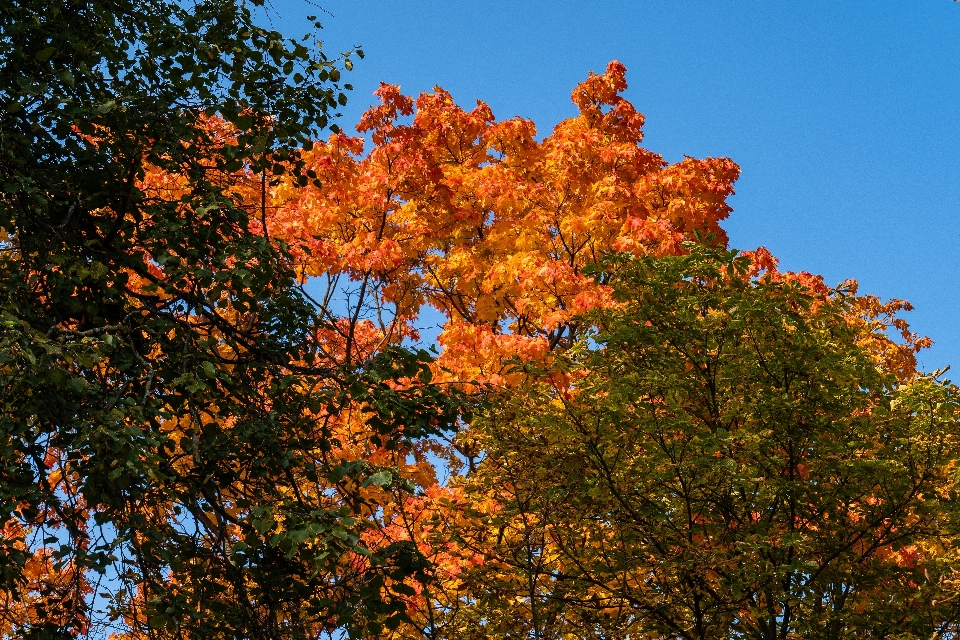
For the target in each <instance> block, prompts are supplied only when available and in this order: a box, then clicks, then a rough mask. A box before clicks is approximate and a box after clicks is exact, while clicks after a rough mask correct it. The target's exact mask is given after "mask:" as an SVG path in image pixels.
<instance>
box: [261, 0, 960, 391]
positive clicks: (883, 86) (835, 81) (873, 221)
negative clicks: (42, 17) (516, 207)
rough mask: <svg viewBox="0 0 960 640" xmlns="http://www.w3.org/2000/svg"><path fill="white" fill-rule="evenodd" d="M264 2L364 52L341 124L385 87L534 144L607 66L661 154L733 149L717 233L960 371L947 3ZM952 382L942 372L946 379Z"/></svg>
mask: <svg viewBox="0 0 960 640" xmlns="http://www.w3.org/2000/svg"><path fill="white" fill-rule="evenodd" d="M320 5H321V6H322V7H323V9H324V10H326V11H328V12H329V14H332V15H328V14H326V13H323V12H322V11H321V10H320V9H318V8H317V7H316V6H314V5H312V3H311V1H310V0H275V1H274V2H273V4H272V8H273V11H272V13H271V16H272V20H273V22H274V24H275V26H276V27H278V28H279V29H280V30H282V31H284V32H285V33H288V34H290V35H294V34H302V33H306V32H307V31H308V30H309V24H308V22H307V21H306V19H305V17H306V16H307V15H309V14H318V15H319V16H320V20H321V21H322V22H323V24H324V30H323V31H322V37H323V38H324V39H325V41H326V42H325V48H326V50H327V51H328V53H335V52H337V51H341V50H344V49H346V48H349V47H350V46H352V45H362V48H363V50H364V52H365V53H366V59H364V60H362V61H358V62H357V65H356V67H355V69H354V71H353V72H351V73H349V74H347V81H349V82H351V83H352V84H353V85H354V87H355V89H354V91H353V92H352V94H351V95H350V104H348V106H347V107H346V108H345V109H344V110H343V118H342V119H341V120H340V124H341V126H343V127H344V128H351V127H352V126H353V125H354V124H355V123H356V121H357V119H358V117H359V114H360V112H362V110H363V109H364V108H365V107H366V106H368V105H369V104H370V103H371V102H372V96H371V95H370V94H371V93H372V92H373V90H374V89H375V88H376V87H377V85H378V83H379V82H380V81H385V82H389V83H392V84H399V85H401V86H402V88H403V89H404V91H405V92H406V93H409V94H413V95H415V94H417V93H419V92H421V91H424V90H429V89H430V88H431V87H433V86H434V85H440V86H443V87H444V88H445V89H447V90H449V91H450V92H451V93H452V94H453V96H454V98H455V99H457V101H458V102H460V104H462V105H465V106H469V105H472V104H473V103H474V101H475V100H477V99H483V100H484V101H485V102H487V103H488V104H489V105H490V106H491V107H492V108H493V111H494V113H495V114H496V115H497V117H498V118H509V117H511V116H515V115H521V116H524V117H526V118H530V119H532V120H533V121H534V122H536V124H537V126H538V129H539V131H540V132H541V134H546V133H548V132H549V130H550V129H551V128H552V127H553V125H554V124H556V123H557V122H558V121H559V120H561V119H562V118H565V117H568V116H571V115H573V114H574V108H573V105H572V104H571V102H570V91H571V90H572V89H573V87H574V86H575V85H576V83H577V82H579V81H580V80H582V79H583V78H584V77H585V76H586V75H587V72H588V71H591V70H593V71H598V72H599V71H602V70H603V68H604V67H605V65H606V63H607V62H608V61H610V60H613V59H618V60H620V61H621V62H623V63H624V64H625V65H626V66H627V69H628V74H627V80H628V82H629V83H630V88H629V89H628V90H627V92H626V97H627V98H628V99H630V100H631V101H632V102H633V103H634V104H635V105H636V106H637V108H638V109H639V110H640V111H641V112H642V113H644V114H645V115H646V116H647V125H646V138H645V141H644V144H645V146H646V147H647V148H649V149H651V150H653V151H656V152H658V153H660V154H662V155H663V156H664V157H665V158H666V159H667V160H669V161H676V160H679V159H681V158H682V157H683V156H684V155H690V156H695V157H704V156H728V157H731V158H733V159H734V160H735V161H736V162H737V163H739V164H740V166H741V168H742V170H743V173H742V177H741V179H740V181H739V182H738V184H737V195H736V196H734V197H733V198H732V200H731V204H732V205H733V207H734V212H733V214H732V215H731V217H730V219H729V220H728V221H726V223H725V224H724V227H725V228H726V229H727V231H728V233H729V234H730V238H731V244H732V246H734V247H736V248H739V249H752V248H755V247H757V246H758V245H765V246H766V247H768V248H769V249H770V250H771V251H772V252H773V253H774V255H776V256H778V257H779V258H780V259H781V267H782V268H785V269H793V270H807V271H811V272H814V273H819V274H822V275H823V276H824V277H825V278H826V280H827V282H828V283H829V284H835V283H838V282H840V281H842V280H844V279H846V278H850V277H852V278H856V279H857V280H859V281H860V283H861V291H862V292H866V293H874V294H877V295H879V296H881V297H883V298H892V297H896V298H905V299H907V300H910V301H911V302H912V303H913V304H914V306H915V307H916V310H915V311H913V312H912V313H910V314H908V315H907V320H908V321H909V322H910V323H911V324H912V325H913V326H914V328H915V329H916V330H917V331H918V332H920V333H922V334H926V335H929V336H930V337H932V338H933V339H934V341H935V343H936V344H935V346H934V347H933V348H932V349H931V350H929V351H927V352H925V353H924V354H923V355H922V356H921V365H922V366H923V367H924V368H925V369H927V370H932V369H936V368H939V367H941V366H943V365H945V364H948V363H953V364H954V368H955V371H952V372H951V373H952V374H953V375H952V377H953V378H954V379H960V278H958V274H957V268H958V266H960V3H956V2H951V1H949V0H912V1H909V0H904V1H893V0H887V1H886V2H877V1H876V0H872V1H859V0H843V1H842V2H837V1H836V0H833V1H830V2H819V1H817V2H814V1H807V0H795V1H793V2H771V1H769V0H765V1H760V0H757V1H747V0H741V1H728V0H711V1H707V0H699V1H692V0H690V1H686V0H660V1H657V2H654V1H649V2H648V1H644V0H634V1H630V2H612V1H608V2H597V1H593V0H578V1H576V2H567V1H560V0H553V1H551V2H534V1H523V0H514V1H512V2H495V1H487V2H468V1H465V0H460V1H457V2H453V1H447V2H442V1H439V0H432V1H417V0H406V1H404V2H398V1H397V0H393V1H392V2H381V1H374V0H321V2H320ZM948 377H951V376H948Z"/></svg>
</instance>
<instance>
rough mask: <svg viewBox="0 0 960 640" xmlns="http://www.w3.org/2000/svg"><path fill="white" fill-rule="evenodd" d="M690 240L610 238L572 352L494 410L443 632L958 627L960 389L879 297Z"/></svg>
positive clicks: (872, 631)
mask: <svg viewBox="0 0 960 640" xmlns="http://www.w3.org/2000/svg"><path fill="white" fill-rule="evenodd" d="M688 248H689V253H688V254H686V255H681V256H670V257H651V256H639V257H631V256H612V257H609V258H608V259H606V260H605V261H604V262H603V264H602V267H601V269H602V270H601V271H600V272H599V274H603V273H610V274H612V277H611V279H610V280H609V281H610V282H611V284H612V285H613V286H614V287H615V289H616V294H615V299H616V300H617V302H618V304H617V305H616V306H614V307H612V308H610V309H605V310H600V311H596V312H594V313H593V314H592V315H591V317H590V318H589V322H585V323H586V324H589V325H592V326H594V327H596V328H597V329H596V331H595V332H592V331H591V332H588V333H586V334H584V335H583V337H582V340H581V342H580V343H579V344H578V345H577V346H575V347H574V348H572V349H571V350H570V351H568V352H567V353H566V354H565V356H564V358H563V360H564V362H565V365H564V367H563V371H564V373H565V375H564V376H563V377H562V378H558V377H556V376H555V375H554V376H553V377H552V378H551V377H544V375H542V374H540V375H534V376H531V377H530V378H528V382H527V383H526V384H524V385H521V386H520V387H518V388H516V389H513V390H505V391H503V392H502V393H501V394H500V395H498V396H497V398H496V399H495V400H493V401H491V403H490V407H491V408H490V411H489V412H487V413H486V414H484V415H483V417H482V418H481V419H480V420H479V421H478V422H476V423H475V424H474V425H473V429H472V432H473V437H474V438H476V439H479V440H480V442H481V448H482V450H483V451H484V452H485V458H484V460H483V462H482V463H481V464H480V465H479V466H478V468H477V470H476V472H475V473H473V474H470V475H468V476H466V477H465V478H463V479H462V482H461V485H462V486H461V492H462V493H463V494H464V495H465V496H466V497H465V498H463V499H461V500H460V501H459V503H458V504H457V505H453V506H454V507H455V508H458V509H460V510H461V511H462V513H463V514H464V515H463V516H462V517H461V520H460V521H459V522H458V523H456V524H454V525H453V526H451V527H450V530H451V531H453V532H455V533H456V535H457V536H458V537H459V542H460V545H459V546H460V548H461V549H463V550H464V553H463V556H464V557H469V556H470V555H472V554H479V555H480V556H481V557H482V562H479V563H474V568H472V569H467V570H466V571H465V575H460V576H457V580H458V582H459V583H460V584H461V585H467V586H466V587H461V596H460V601H459V606H458V608H456V609H455V610H451V609H450V608H449V607H448V609H447V610H448V611H454V613H455V614H456V620H454V621H450V620H447V621H446V623H447V624H449V627H450V628H451V629H455V631H454V632H448V633H445V634H444V635H442V636H439V637H449V638H471V637H486V636H484V633H485V632H489V631H493V632H494V633H497V634H502V635H504V636H505V637H518V638H519V637H535V638H561V637H562V638H566V637H577V638H584V637H597V638H690V639H692V638H721V637H722V638H751V639H756V640H767V639H771V640H772V639H775V638H799V637H817V638H852V637H882V638H894V637H895V638H930V637H953V636H954V635H955V634H956V633H957V631H958V624H960V619H958V615H960V601H958V599H957V595H958V594H957V591H956V583H955V571H956V562H957V559H958V558H957V534H958V531H960V530H958V528H957V525H958V521H957V498H958V492H957V483H956V475H955V473H956V472H955V469H956V465H957V461H958V460H957V439H958V436H960V430H958V424H960V423H958V417H960V403H958V401H960V390H958V389H957V387H955V386H953V385H952V384H950V383H947V382H940V381H938V380H937V379H936V378H935V376H927V375H920V374H918V373H917V372H916V371H913V372H911V373H910V374H909V375H908V376H906V377H904V375H903V372H902V370H901V367H900V366H899V365H900V364H901V362H900V360H899V359H884V358H882V357H874V355H875V354H877V353H879V352H880V351H878V350H877V349H871V348H870V347H869V345H870V343H871V342H875V343H876V344H878V345H880V344H882V345H886V346H890V344H891V342H890V338H889V337H888V336H886V335H885V334H884V333H882V326H883V325H882V324H874V323H875V319H876V317H877V311H878V309H876V308H875V307H874V306H873V304H874V302H875V300H872V299H869V298H865V297H857V296H856V295H854V294H855V291H853V290H851V289H849V288H841V289H838V290H833V291H826V290H825V289H824V288H822V286H821V287H816V286H810V285H811V283H810V282H809V281H806V282H805V281H804V280H805V279H804V278H800V277H796V276H784V275H783V274H779V273H777V272H776V271H773V272H766V273H764V272H760V271H759V268H758V264H762V263H763V261H764V260H763V256H760V257H758V256H756V255H753V256H749V255H748V256H742V255H737V254H736V253H735V252H726V251H722V250H718V249H711V248H705V247H703V246H699V245H688ZM897 306H898V303H894V304H892V305H889V306H888V307H887V308H886V309H885V310H884V312H891V311H893V310H895V308H896V307H897ZM909 337H910V336H909V335H908V336H907V338H908V341H907V342H906V343H905V344H902V345H899V346H900V347H901V356H903V355H906V354H907V353H909V351H910V350H912V349H913V348H914V347H915V346H916V345H915V344H911V343H910V341H909ZM547 373H549V372H547ZM468 566H470V565H467V564H464V565H463V567H468Z"/></svg>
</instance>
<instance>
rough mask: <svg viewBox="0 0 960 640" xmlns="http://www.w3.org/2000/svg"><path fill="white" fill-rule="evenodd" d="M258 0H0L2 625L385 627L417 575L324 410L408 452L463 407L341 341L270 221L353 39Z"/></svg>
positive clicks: (371, 466)
mask: <svg viewBox="0 0 960 640" xmlns="http://www.w3.org/2000/svg"><path fill="white" fill-rule="evenodd" d="M261 5H262V3H261V2H258V1H257V0H255V1H254V2H253V3H236V2H233V1H231V0H197V1H196V2H187V3H179V2H167V1H164V0H137V1H136V2H134V1H132V0H118V1H115V2H114V1H112V2H105V1H101V0H90V1H86V2H74V1H72V0H61V1H54V2H39V1H34V0H22V1H21V0H16V1H15V2H9V3H5V4H4V5H3V8H2V9H0V140H2V146H0V181H2V185H3V195H2V196H0V242H2V244H0V263H2V264H0V321H2V322H3V333H2V335H0V389H2V395H0V442H2V445H0V525H2V531H3V534H2V537H0V635H3V637H13V636H17V637H36V638H54V637H73V636H75V635H77V634H88V635H98V634H99V635H103V634H106V633H107V632H108V631H111V630H112V631H114V632H117V633H120V634H122V635H125V636H127V637H151V638H155V637H178V638H179V637H201V638H218V637H224V638H227V637H229V638H235V637H251V638H280V637H306V636H311V637H312V636H315V635H316V634H317V633H319V632H321V631H323V630H332V629H334V628H351V629H355V630H359V629H362V628H368V629H371V630H373V632H376V630H377V629H379V628H380V626H379V625H380V624H381V623H382V622H384V621H387V622H390V621H391V620H393V621H394V622H393V623H394V624H395V622H396V614H397V613H398V611H400V612H402V603H399V602H398V594H395V593H391V592H390V591H389V589H388V588H387V587H386V586H384V585H385V584H386V583H388V582H389V581H390V580H391V579H393V580H394V581H399V580H400V579H402V578H405V577H407V576H410V575H416V574H417V573H418V572H420V571H421V566H420V564H419V562H420V561H419V560H418V557H417V553H416V550H415V549H413V548H412V547H411V546H410V545H409V543H406V544H405V543H397V544H385V545H382V546H381V547H379V548H376V549H370V548H369V547H368V546H367V545H366V543H365V541H364V535H365V534H364V529H365V527H366V526H367V520H366V519H365V518H364V517H363V515H364V514H365V513H368V512H370V511H373V512H375V511H376V510H377V507H376V505H374V504H372V503H370V502H369V501H368V500H367V498H365V493H369V492H370V491H373V490H374V489H379V488H380V487H389V486H392V484H393V483H394V480H395V476H394V474H393V473H392V472H390V471H389V469H387V470H384V469H381V468H380V467H379V466H378V465H377V464H376V460H375V459H356V458H352V459H347V460H344V458H343V457H342V456H341V455H340V453H341V450H342V449H344V448H347V447H349V446H353V447H360V446H362V444H363V441H362V439H361V436H357V438H355V439H354V440H353V441H345V440H344V439H343V438H338V437H337V435H336V434H335V433H334V431H335V428H334V425H336V424H349V423H350V421H351V420H354V421H355V420H357V417H356V416H364V419H373V418H376V419H377V420H378V421H379V422H378V423H377V424H378V426H379V428H380V431H379V432H375V433H374V435H376V436H377V438H378V440H377V442H378V446H381V447H390V446H396V445H397V443H402V442H406V441H411V440H415V439H417V438H419V437H421V436H423V435H424V434H427V433H432V432H436V431H438V430H443V429H445V428H449V427H450V426H451V424H452V420H454V419H455V415H456V413H457V410H456V408H455V405H456V400H451V399H450V398H449V396H448V394H446V392H444V391H443V390H441V389H440V388H439V387H437V386H435V385H431V384H430V383H429V378H428V369H427V360H428V359H429V358H427V356H426V354H424V353H416V352H411V351H409V350H405V349H403V348H400V347H399V346H394V347H392V348H389V349H386V348H385V349H379V350H378V351H377V352H376V353H366V354H365V355H364V357H363V358H352V359H351V358H350V357H349V354H350V353H352V352H353V351H354V349H353V348H352V347H351V346H350V344H349V341H348V345H347V348H346V356H345V355H344V352H343V350H341V351H338V350H337V349H336V348H334V347H333V346H331V341H330V335H331V334H337V332H340V331H342V330H346V331H347V332H348V333H349V335H350V336H351V338H352V339H354V340H355V339H356V335H357V334H359V333H360V332H361V331H360V329H358V324H359V319H358V317H357V316H356V315H355V314H347V317H346V320H345V321H343V322H340V323H339V324H338V323H337V322H334V321H333V320H331V319H330V318H329V314H327V315H325V310H324V309H318V308H317V306H316V305H315V304H313V303H312V302H311V301H310V298H309V296H308V295H306V294H305V293H304V291H303V289H302V282H301V281H300V280H299V276H298V272H297V271H296V269H295V265H294V264H293V263H292V262H291V259H290V255H289V253H288V252H287V250H286V248H285V247H284V245H283V244H282V243H279V242H276V241H274V239H272V238H270V237H269V236H267V235H265V234H264V233H262V230H263V223H264V216H265V215H266V209H265V206H264V205H265V202H264V200H263V198H262V194H263V193H265V192H266V191H267V190H268V189H272V188H273V185H274V182H275V180H276V179H277V178H276V176H277V175H278V174H279V173H281V172H284V171H286V172H287V175H288V176H289V177H290V179H291V180H292V183H293V184H294V185H304V184H306V183H307V182H308V181H309V180H311V179H312V176H311V175H310V172H309V171H307V170H306V169H305V166H304V162H303V160H302V158H301V155H300V148H301V147H302V148H309V147H310V144H311V142H310V141H311V140H312V139H313V138H315V137H316V136H318V135H319V133H320V131H321V130H323V129H324V128H326V127H327V126H328V125H329V124H330V117H331V115H332V111H333V110H335V109H336V107H337V105H342V104H344V103H345V101H346V97H345V94H344V93H342V92H341V90H340V85H339V81H340V70H339V69H340V67H342V66H346V67H348V68H349V67H350V65H351V62H350V57H349V56H350V55H351V53H347V54H344V57H343V58H340V59H333V60H332V59H328V58H327V57H326V56H325V55H324V53H323V52H322V51H320V49H319V44H318V43H317V41H316V38H315V37H314V38H313V40H312V41H311V42H310V43H307V44H301V43H298V42H296V41H293V40H287V39H284V38H283V37H282V36H281V34H279V33H276V32H274V31H272V30H268V29H264V28H262V27H260V26H258V24H257V22H256V20H255V19H254V15H253V13H252V11H254V10H255V9H256V7H257V6H261ZM317 27H319V24H317ZM355 53H356V54H357V55H359V56H362V52H361V51H356V52H355ZM344 88H346V89H348V88H349V85H344ZM330 127H331V128H333V129H334V130H336V127H335V126H333V125H330ZM240 178H244V179H247V180H248V181H252V182H254V183H256V184H257V185H258V186H259V189H258V190H257V191H256V192H254V193H251V192H249V191H247V192H245V191H243V190H242V189H240V188H239V187H238V183H239V182H242V180H240ZM418 376H419V378H418ZM401 379H406V380H413V382H407V383H405V384H400V383H399V382H397V381H398V380H401ZM418 380H422V381H423V382H418ZM399 425H402V427H404V428H405V431H401V430H400V429H401V427H400V426H399ZM418 425H419V426H418ZM363 437H366V435H364V436H363ZM398 491H399V488H398ZM358 632H359V631H358Z"/></svg>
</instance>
